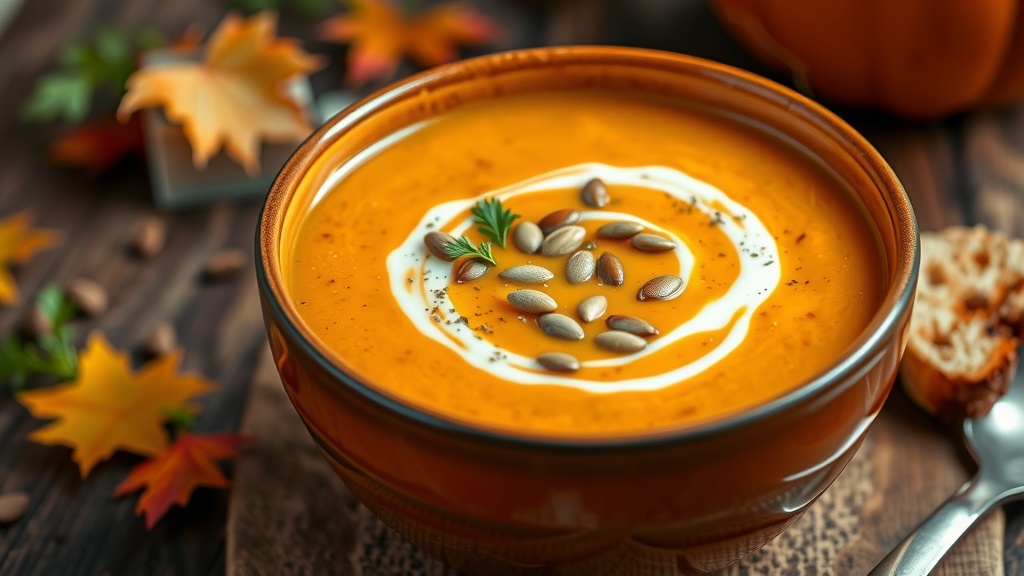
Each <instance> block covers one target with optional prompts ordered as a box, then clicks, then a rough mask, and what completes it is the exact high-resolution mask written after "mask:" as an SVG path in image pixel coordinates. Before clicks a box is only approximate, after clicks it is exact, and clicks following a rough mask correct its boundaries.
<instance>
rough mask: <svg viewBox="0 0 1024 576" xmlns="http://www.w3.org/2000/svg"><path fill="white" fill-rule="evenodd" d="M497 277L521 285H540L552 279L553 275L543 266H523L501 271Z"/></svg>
mask: <svg viewBox="0 0 1024 576" xmlns="http://www.w3.org/2000/svg"><path fill="white" fill-rule="evenodd" d="M498 277H500V278H504V279H505V280H511V281H513V282H520V283H522V284H541V283H543V282H547V281H548V280H551V279H552V278H554V277H555V273H554V272H552V271H551V270H548V269H547V268H545V267H543V266H537V265H535V264H523V265H522V266H512V267H511V268H506V269H504V270H502V271H501V273H500V274H498Z"/></svg>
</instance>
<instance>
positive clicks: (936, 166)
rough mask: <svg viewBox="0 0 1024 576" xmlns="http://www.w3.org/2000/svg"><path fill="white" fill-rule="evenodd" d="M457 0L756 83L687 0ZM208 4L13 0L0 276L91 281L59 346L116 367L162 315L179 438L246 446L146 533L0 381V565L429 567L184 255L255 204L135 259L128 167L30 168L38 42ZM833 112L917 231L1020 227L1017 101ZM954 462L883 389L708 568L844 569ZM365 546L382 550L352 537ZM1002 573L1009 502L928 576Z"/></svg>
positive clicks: (208, 246)
mask: <svg viewBox="0 0 1024 576" xmlns="http://www.w3.org/2000/svg"><path fill="white" fill-rule="evenodd" d="M476 4H478V5H479V6H480V7H481V8H482V9H484V10H485V11H487V12H488V13H490V14H492V15H494V16H495V17H496V19H498V20H499V21H500V22H501V23H502V25H503V26H504V28H505V30H506V35H505V36H504V37H503V38H502V40H501V43H500V44H499V45H498V46H496V47H495V48H502V49H503V48H515V47H527V46H536V45H541V44H569V43H582V42H598V43H617V44H625V45H634V46H647V47H653V48H660V49H668V50H676V51H680V52H684V53H689V54H694V55H697V56H703V57H708V58H713V59H716V60H719V61H722V62H725V63H728V64H733V65H736V66H740V67H744V68H747V69H750V70H753V71H755V72H759V73H763V74H766V75H769V76H772V75H773V73H772V72H771V71H769V70H765V69H764V68H763V67H761V66H760V65H759V64H758V63H757V62H756V61H754V60H753V59H752V58H751V57H750V56H749V55H748V54H747V53H746V52H745V51H743V50H742V49H741V48H739V46H738V45H737V44H736V43H735V42H734V41H732V40H731V39H730V38H729V37H728V36H727V35H726V34H725V33H724V31H723V30H722V29H721V27H720V26H719V25H718V24H717V22H716V21H715V20H714V18H713V16H712V14H711V12H710V10H709V8H708V6H707V3H706V1H705V0H685V1H675V0H672V1H670V0H643V1H642V2H637V3H632V2H631V3H625V2H617V1H615V0H562V1H554V0H546V1H540V0H537V1H527V0H516V1H511V0H478V1H477V2H476ZM641 8H642V10H641ZM226 9H227V4H226V2H217V1H201V0H180V1H174V2H167V1H160V0H134V1H129V0H75V1H74V2H66V1H65V2H58V1H56V0H39V1H26V2H23V4H22V6H21V8H20V9H19V10H18V11H17V12H16V13H15V14H14V16H13V19H12V20H11V21H10V23H9V24H8V26H7V27H6V29H5V30H4V31H3V33H2V35H0V86H4V90H3V91H0V216H3V215H7V214H10V213H12V212H14V211H16V210H20V209H23V208H28V207H32V208H34V209H35V211H36V213H37V224H38V225H41V226H44V227H48V228H55V229H59V230H60V231H61V233H62V242H61V244H60V245H59V246H58V247H56V248H55V249H52V250H49V251H47V252H44V253H42V254H40V255H39V256H38V257H36V258H35V259H34V260H33V261H32V262H31V263H30V264H29V265H26V266H22V267H20V268H19V269H17V270H16V277H17V279H18V281H19V284H20V285H21V286H22V288H23V290H24V293H25V294H32V293H34V292H35V291H36V290H38V289H39V288H40V287H41V286H43V285H45V284H47V283H50V282H57V283H62V282H65V281H67V280H69V279H71V278H73V277H76V276H88V277H90V278H92V279H94V280H96V281H98V282H100V283H101V284H102V285H103V286H104V287H105V288H106V289H107V290H108V291H109V293H110V296H111V303H112V306H111V308H110V310H109V311H108V312H107V313H106V314H104V315H102V316H101V317H99V318H96V319H81V320H78V321H76V323H75V327H76V329H77V331H78V338H79V341H82V340H84V338H85V336H86V334H88V332H90V331H92V330H101V331H103V332H104V334H106V335H107V337H108V338H109V339H110V340H111V341H112V342H113V343H114V344H115V345H117V346H119V347H122V348H126V349H129V350H132V351H133V352H134V355H133V360H134V361H135V362H136V365H138V362H139V361H140V360H141V353H140V352H139V346H140V345H141V343H142V341H143V339H144V338H145V337H146V336H147V335H148V333H149V332H150V331H151V330H152V328H153V327H154V326H155V325H156V324H157V323H159V322H161V321H169V322H171V323H172V324H173V325H174V327H175V329H176V331H177V333H178V337H179V341H180V342H181V343H182V345H183V346H184V348H185V350H186V354H185V359H184V367H185V368H186V369H187V370H189V371H194V372H197V373H201V374H203V375H205V376H207V377H209V378H212V379H215V380H216V381H218V382H219V383H220V388H219V389H218V390H217V391H215V392H213V393H211V394H209V395H207V396H205V397H203V398H202V399H201V402H200V403H201V405H202V408H203V412H202V414H201V416H200V418H199V429H200V431H204V432H207V431H208V432H214V431H225V430H234V429H237V428H238V427H239V426H240V425H241V426H242V427H243V429H244V430H245V431H246V432H247V433H248V434H251V435H253V436H255V437H256V438H257V441H256V442H255V443H254V444H253V445H251V446H249V447H247V448H246V449H245V454H244V455H243V457H242V459H241V460H240V461H239V462H238V463H237V464H236V466H235V467H234V470H233V478H234V481H235V486H234V490H233V492H231V493H229V492H225V491H213V490H199V491H198V492H197V493H196V495H195V498H194V500H193V503H192V505H191V506H190V507H189V508H188V509H185V510H181V509H175V510H172V511H171V513H170V514H169V515H168V516H167V517H166V518H165V519H164V520H162V521H161V522H160V523H159V524H158V525H157V526H156V528H155V529H154V531H153V532H150V533H147V532H146V531H145V528H144V525H143V523H142V521H141V520H140V519H138V518H137V517H136V516H135V515H134V511H133V507H134V499H133V498H123V499H119V500H111V499H110V493H111V492H112V491H113V488H114V486H115V485H116V484H117V483H118V482H120V481H121V480H122V479H123V478H124V476H125V474H126V473H127V471H128V469H129V468H130V466H132V465H133V464H135V463H136V462H137V460H135V459H134V458H131V457H128V456H123V455H122V456H117V457H115V458H114V459H113V460H111V461H110V462H107V463H105V464H103V465H101V466H100V467H98V468H97V469H96V470H95V471H94V472H93V474H92V475H91V476H90V477H89V478H88V479H86V480H82V479H80V478H79V475H78V470H77V467H76V466H75V465H74V464H73V463H72V462H71V461H70V459H69V457H68V456H69V452H68V450H67V449H65V448H59V447H50V446H41V445H38V444H34V443H30V442H28V441H27V439H26V437H27V435H28V434H29V433H30V432H31V431H32V430H34V429H35V428H37V427H39V426H40V424H41V423H40V422H38V421H36V420H35V419H33V418H31V417H30V416H29V415H28V414H27V412H26V411H25V410H24V409H23V408H21V406H20V405H19V404H17V403H16V402H14V401H13V399H12V398H11V397H10V396H9V395H7V394H4V393H0V492H3V491H11V490H24V491H27V492H28V493H29V494H30V496H31V500H30V503H29V510H28V513H27V514H26V516H25V517H24V518H22V519H21V520H20V521H18V522H16V523H14V524H12V525H9V526H3V527H0V574H2V575H4V576H8V575H13V576H21V575H32V576H35V575H39V576H49V575H51V574H61V575H64V574H67V575H72V576H74V575H88V576H96V575H101V574H110V575H112V576H115V575H116V576H120V575H134V574H145V575H164V574H168V575H172V574H173V575H185V576H187V575H193V574H218V575H219V574H224V573H225V572H230V573H231V574H232V575H248V574H341V575H346V576H347V575H349V574H351V575H353V576H358V575H359V572H360V571H362V572H363V574H374V575H376V574H381V575H391V574H404V573H407V572H408V571H409V570H419V571H421V573H424V574H431V575H442V574H450V571H448V570H446V569H444V568H443V567H440V566H439V565H437V564H436V563H433V564H432V563H431V561H430V560H429V559H425V558H423V557H422V556H420V555H418V553H417V552H415V551H414V550H411V549H410V548H408V547H407V546H406V547H405V548H402V547H401V543H400V542H399V543H397V544H396V543H394V541H393V540H388V539H387V538H389V536H388V533H387V532H386V531H384V530H383V529H382V528H381V527H380V525H379V524H376V523H375V522H376V521H375V519H374V518H373V517H372V516H370V515H368V513H366V511H365V509H363V508H361V507H360V506H357V505H356V504H355V503H354V501H353V500H352V498H351V496H350V494H349V493H348V492H347V490H345V488H344V487H343V485H342V484H341V483H340V481H338V480H337V479H336V478H335V477H334V475H333V473H331V472H330V470H329V468H328V467H327V465H326V464H325V463H324V462H323V461H322V458H320V457H319V455H318V454H317V453H316V452H315V448H313V447H312V444H311V442H310V440H309V437H308V434H306V433H305V430H304V429H303V428H302V427H301V425H300V424H299V423H298V421H297V418H296V417H295V415H294V411H293V410H292V409H291V407H290V405H289V404H288V402H287V399H286V397H284V395H283V393H282V391H281V390H280V385H279V384H278V382H277V379H276V376H275V374H274V372H273V364H272V362H271V361H270V360H269V357H268V356H267V355H266V353H265V348H266V345H265V337H264V335H263V328H262V321H261V318H260V311H259V306H258V298H257V294H256V289H255V281H254V272H253V270H252V269H251V268H247V269H246V270H245V271H244V272H243V273H242V274H241V275H240V276H238V277H235V278H233V279H231V280H229V281H226V282H217V283H213V282H208V281H205V280H203V279H202V278H201V274H200V272H201V270H202V266H203V264H204V263H205V261H206V259H207V258H208V257H209V256H210V255H212V254H213V253H215V252H216V251H218V250H220V249H223V248H240V249H243V250H245V251H246V252H247V253H248V254H249V255H250V256H251V250H252V248H251V246H252V237H253V233H254V230H255V225H256V218H257V216H258V212H259V208H260V206H259V202H248V203H244V202H243V203H231V204H228V203H223V204H219V205H214V206H210V207H206V208H201V209H195V210H191V211H188V212H184V213H173V214H171V213H168V214H161V217H162V218H164V220H165V221H166V222H167V224H168V238H167V245H166V247H165V248H164V250H163V251H162V252H161V253H160V254H159V255H158V256H156V257H154V258H153V259H151V260H143V259H140V258H138V257H136V256H134V255H133V254H132V253H131V252H130V250H129V244H130V241H131V234H132V233H133V231H134V228H135V225H136V224H137V222H138V221H139V220H140V219H142V218H143V217H146V216H149V215H153V214H156V213H157V211H156V210H155V209H154V208H153V207H152V204H151V203H150V200H149V182H148V176H147V174H146V171H145V166H144V165H143V163H142V162H138V161H135V162H131V161H129V162H127V163H125V164H123V165H122V166H119V167H118V169H117V170H115V171H114V172H112V173H110V174H108V175H106V176H102V177H99V178H87V177H83V176H82V175H81V174H80V173H78V172H75V171H71V170H63V169H55V168H54V167H52V166H50V165H48V164H47V162H46V160H45V159H46V148H47V146H48V144H49V143H50V142H51V141H52V140H53V139H54V137H55V136H56V135H57V133H58V132H59V130H60V128H59V127H57V126H50V125H42V126H40V125H28V124H24V123H22V122H21V121H20V120H19V119H18V116H17V110H18V108H19V107H20V105H21V103H22V102H23V101H24V99H25V98H26V96H27V95H28V93H29V90H30V88H31V86H32V83H33V82H34V81H35V80H36V79H37V78H38V77H39V76H40V75H41V74H43V73H46V72H50V71H53V70H54V69H55V67H56V65H57V64H56V62H57V54H58V53H59V51H60V49H61V48H62V47H63V46H64V45H65V44H66V43H67V42H69V41H71V40H75V39H85V38H88V37H89V36H90V35H91V34H92V32H93V31H94V30H95V29H96V28H97V27H98V26H100V25H101V24H108V23H109V24H115V25H120V26H125V27H130V28H139V27H142V26H154V27H156V28H158V29H159V30H160V31H161V32H162V33H163V34H164V35H165V36H167V37H174V36H176V35H178V34H180V33H181V32H182V31H183V30H184V29H185V27H186V25H188V24H189V23H192V22H200V23H202V24H204V25H205V27H206V29H207V30H210V29H212V27H213V26H214V25H215V24H216V22H217V21H219V19H220V17H221V16H222V15H223V13H224V12H225V11H226ZM310 28H311V23H310V22H308V21H303V20H300V19H296V18H291V17H289V15H288V14H287V13H286V14H285V16H284V17H283V19H282V30H283V31H284V32H285V33H287V34H290V35H294V36H300V37H302V36H304V35H305V36H308V35H309V31H310ZM312 49H314V50H317V51H322V52H324V53H326V54H327V55H328V56H329V58H330V60H331V66H330V67H329V68H328V69H327V70H325V71H323V72H321V73H318V74H317V75H315V76H314V77H313V79H312V80H313V86H314V90H315V91H318V92H321V91H324V90H327V89H334V88H336V87H337V86H338V85H339V84H340V77H341V75H340V68H339V67H340V63H341V62H342V61H343V57H344V55H345V50H344V49H343V48H340V47H337V46H331V45H323V44H313V46H312ZM411 70H412V69H411V68H408V67H406V68H403V72H409V71H411ZM773 77H775V78H776V79H778V80H780V81H782V82H787V79H786V78H779V77H777V76H773ZM97 104H98V106H99V107H106V108H107V109H110V108H111V107H112V105H113V102H111V101H110V98H109V97H108V96H104V97H101V98H100V101H99V102H98V103H97ZM836 111H837V112H838V113H840V114H841V115H842V116H843V117H844V118H846V119H847V120H848V121H850V122H851V123H852V124H853V125H854V126H855V127H857V128H858V129H859V130H861V131H862V132H863V133H864V134H865V135H866V136H867V137H868V138H869V140H870V141H871V142H872V143H873V144H874V145H875V146H876V147H877V148H878V149H879V150H880V151H881V152H882V154H883V155H884V156H885V157H886V158H887V160H888V161H889V162H890V164H891V165H892V166H893V168H894V170H895V171H896V173H897V175H898V176H899V177H900V179H901V181H902V182H903V184H904V186H905V187H906V189H907V191H908V193H909V195H910V197H911V199H912V201H913V202H914V205H915V208H916V210H917V213H918V217H919V220H920V223H921V226H922V228H924V229H937V228H940V227H943V226H946V225H950V224H972V223H975V222H983V223H986V224H989V225H991V226H993V227H996V228H1000V229H1003V230H1005V231H1007V232H1011V233H1015V234H1017V235H1024V105H1018V106H1012V107H1009V108H1007V109H1003V110H996V111H978V112H974V113H971V114H967V115H963V116H960V117H955V118H951V119H949V120H946V121H942V122H935V123H928V124H914V123H906V122H902V121H899V120H896V119H893V118H890V117H886V116H882V115H877V114H873V113H865V112H860V111H850V110H842V109H838V108H837V109H836ZM26 303H27V298H23V299H22V301H21V303H20V304H19V305H17V306H14V307H10V308H6V309H0V334H6V333H7V332H9V331H10V330H12V329H14V328H15V327H16V326H17V324H18V323H19V322H20V321H21V319H22V317H23V315H24V313H25V309H26ZM250 392H251V393H250ZM972 468H973V464H972V463H971V461H970V459H969V458H968V457H967V455H966V453H965V452H964V451H963V449H962V448H961V447H960V445H959V441H958V438H957V434H956V433H955V432H954V431H950V430H946V429H944V428H942V427H940V426H938V425H937V424H936V423H935V422H934V421H932V420H931V419H930V418H928V417H926V416H925V415H923V414H922V413H921V412H920V411H919V410H917V409H916V408H915V407H914V406H912V405H911V404H910V403H909V401H908V400H907V399H906V397H905V396H903V395H902V393H901V392H899V391H898V390H897V391H895V392H894V394H893V395H892V397H891V398H890V400H889V402H888V403H887V404H886V407H885V408H884V409H883V411H882V413H881V415H880V418H879V420H878V421H877V422H876V424H875V426H874V427H873V428H872V429H871V431H870V433H869V437H868V440H867V442H866V443H865V449H864V450H862V452H861V453H860V454H858V457H857V459H856V460H855V464H853V465H851V467H850V468H849V470H848V473H846V474H844V475H843V476H841V477H840V479H839V480H838V481H837V482H836V484H835V485H834V486H833V489H831V490H830V491H829V493H828V494H827V497H825V498H823V499H822V501H820V502H819V503H818V504H821V505H822V506H820V507H818V508H815V509H814V511H813V512H810V513H808V514H807V515H806V516H805V517H804V518H802V519H801V521H800V522H798V523H797V524H796V525H795V526H794V529H793V530H791V531H789V532H787V533H786V535H785V536H784V537H783V538H780V539H779V540H778V541H777V542H775V543H773V544H772V545H770V546H769V547H768V548H766V549H765V550H764V551H763V552H761V553H759V555H758V556H757V557H754V558H752V559H750V560H749V561H747V562H745V563H743V564H741V565H738V566H737V567H735V568H733V569H730V570H731V572H730V573H731V574H740V575H746V574H771V575H774V574H796V575H811V574H814V575H818V576H821V575H826V574H835V575H845V574H859V573H864V572H865V571H866V570H867V569H868V568H869V567H870V566H872V565H873V564H874V562H876V561H877V560H879V559H880V558H881V557H882V556H884V554H885V552H886V551H887V550H888V549H889V548H891V547H892V546H893V545H895V544H896V543H897V542H898V541H899V540H900V539H901V538H902V537H903V536H904V535H905V534H906V533H907V532H909V531H910V530H911V529H912V528H913V527H914V526H916V524H917V523H918V522H920V521H921V520H922V519H923V518H924V517H925V516H927V515H928V514H929V513H930V512H931V511H932V510H933V509H934V507H935V506H937V505H938V504H939V503H941V502H942V501H943V500H944V499H945V498H946V497H947V496H948V495H949V494H951V493H952V492H953V491H954V490H955V489H956V488H957V487H958V486H959V485H960V483H962V482H963V481H964V479H966V478H967V476H968V475H969V474H970V473H971V471H972ZM816 506H817V505H816ZM851 511H856V512H851ZM838 514H842V515H843V516H841V517H840V516H836V515H838ZM851 514H853V516H851ZM1004 519H1005V521H1004ZM837 523H838V524H837ZM805 530H806V531H805ZM375 543H384V545H385V546H390V547H386V548H367V547H368V546H372V545H374V544H375ZM360 550H362V552H360ZM367 550H370V553H368V552H367ZM396 550H397V551H398V552H395V551H396ZM389 553H397V554H399V556H398V559H397V560H396V559H395V558H394V557H389V556H388V554H389ZM360 554H362V556H359V555H360ZM388 562H391V563H388ZM359 567H362V568H363V569H362V570H359V569H357V568H359ZM1003 569H1005V573H1006V574H1007V575H1010V576H1013V575H1018V574H1024V505H1010V506H1008V507H1006V510H1005V514H1004V513H1003V511H996V512H995V513H993V514H991V515H990V516H988V517H986V519H985V520H984V521H983V522H982V523H981V524H980V525H979V526H978V527H977V528H975V530H973V531H972V532H971V533H970V534H969V535H968V536H967V537H966V538H965V540H964V541H963V542H961V544H960V545H959V546H958V548H957V551H956V553H955V555H954V556H952V557H951V558H950V559H949V560H948V561H947V562H945V563H944V564H943V566H942V567H941V568H940V570H939V572H938V573H939V574H942V575H944V576H955V575H956V576H958V575H968V574H970V575H975V574H985V575H988V574H999V573H1001V572H1003ZM403 570H405V571H406V572H403Z"/></svg>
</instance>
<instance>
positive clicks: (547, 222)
mask: <svg viewBox="0 0 1024 576" xmlns="http://www.w3.org/2000/svg"><path fill="white" fill-rule="evenodd" d="M582 217H583V215H582V214H580V213H579V212H577V211H576V210H573V209H572V208H563V209H562V210H555V211H554V212H552V213H551V214H548V215H547V216H545V217H543V218H541V219H540V221H539V222H537V226H539V227H540V231H541V232H543V233H544V235H545V236H546V235H548V234H551V233H552V232H554V231H555V230H558V229H559V228H562V227H565V226H568V225H570V224H575V223H577V222H579V221H580V219H581V218H582Z"/></svg>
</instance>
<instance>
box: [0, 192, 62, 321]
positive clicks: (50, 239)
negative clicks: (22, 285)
mask: <svg viewBox="0 0 1024 576" xmlns="http://www.w3.org/2000/svg"><path fill="white" fill-rule="evenodd" d="M31 224H32V212H31V211H29V210H22V211H21V212H17V213H15V214H12V215H10V216H8V217H7V218H3V219H0V304H3V305H7V304H13V303H15V302H17V301H18V283H17V282H15V281H14V275H13V274H11V271H10V269H9V267H10V265H11V264H24V263H25V262H28V261H29V259H30V258H32V256H34V255H35V253H36V252H39V251H40V250H44V249H46V248H49V247H50V246H52V245H53V244H54V243H55V242H56V241H57V233H56V232H54V231H52V230H32V229H31Z"/></svg>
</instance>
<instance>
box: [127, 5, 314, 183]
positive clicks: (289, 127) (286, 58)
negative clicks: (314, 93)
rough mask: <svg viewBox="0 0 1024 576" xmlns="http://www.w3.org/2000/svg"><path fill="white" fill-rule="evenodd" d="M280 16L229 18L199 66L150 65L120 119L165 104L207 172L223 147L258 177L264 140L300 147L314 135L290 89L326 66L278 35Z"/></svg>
mask: <svg viewBox="0 0 1024 576" xmlns="http://www.w3.org/2000/svg"><path fill="white" fill-rule="evenodd" d="M276 30H277V16H276V15H275V14H273V13H271V12H260V13H257V14H255V15H253V16H251V17H250V18H248V19H245V20H243V19H241V18H240V17H238V16H237V15H234V14H229V15H228V16H226V17H225V18H224V21H223V22H221V24H220V26H218V27H217V29H216V30H215V31H214V32H213V34H212V35H211V36H210V40H209V42H208V44H207V45H206V48H205V52H204V54H203V56H202V59H201V60H200V61H199V62H178V63H173V64H165V65H157V66H149V67H144V68H142V69H140V70H138V71H136V72H135V73H134V74H132V75H131V76H130V77H129V78H128V83H127V84H126V87H127V92H126V93H125V95H124V97H122V98H121V104H120V105H119V106H118V109H117V114H118V118H120V119H121V121H126V120H127V119H128V117H130V116H131V114H132V113H133V112H135V111H136V110H139V109H142V108H151V107H158V106H160V107H163V110H164V114H165V115H166V116H167V118H168V119H169V120H170V121H171V122H175V123H180V124H181V128H182V131H183V132H184V133H185V137H186V138H188V141H189V144H190V145H191V146H192V162H193V164H194V165H195V166H196V167H197V168H204V167H205V166H206V163H207V161H208V160H209V159H210V157H212V156H213V155H214V154H216V153H217V152H218V151H219V150H220V149H221V147H222V146H223V148H224V150H225V151H226V152H227V154H228V155H229V156H231V157H232V158H234V159H235V160H236V161H238V163H239V164H241V165H242V166H243V167H245V170H246V172H248V173H250V174H254V173H258V172H259V151H260V144H261V142H263V141H268V142H297V141H299V140H301V139H303V138H305V137H306V136H308V135H309V133H310V132H311V131H312V127H311V126H310V124H309V119H308V118H306V114H305V112H304V111H303V108H302V106H301V105H300V104H299V103H298V102H297V101H296V100H295V98H294V97H292V96H291V95H290V94H289V93H288V85H289V83H290V82H292V81H294V80H295V79H296V78H299V77H302V76H306V75H308V74H310V73H312V72H313V71H315V70H318V69H319V68H321V67H322V63H321V60H320V59H319V58H318V57H316V56H313V55H311V54H308V53H306V52H305V51H303V50H302V48H301V47H300V46H299V44H298V42H296V41H294V40H289V39H285V38H278V37H277V36H276Z"/></svg>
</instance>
